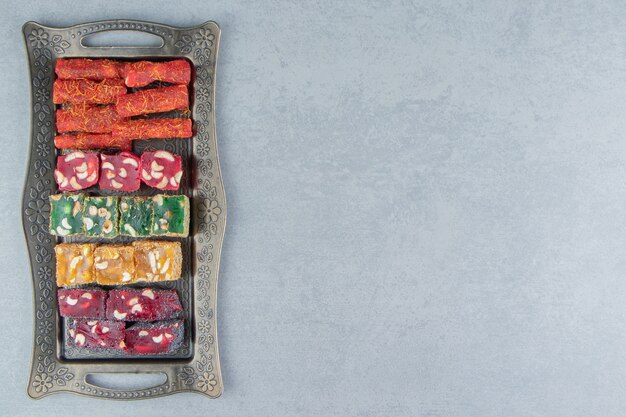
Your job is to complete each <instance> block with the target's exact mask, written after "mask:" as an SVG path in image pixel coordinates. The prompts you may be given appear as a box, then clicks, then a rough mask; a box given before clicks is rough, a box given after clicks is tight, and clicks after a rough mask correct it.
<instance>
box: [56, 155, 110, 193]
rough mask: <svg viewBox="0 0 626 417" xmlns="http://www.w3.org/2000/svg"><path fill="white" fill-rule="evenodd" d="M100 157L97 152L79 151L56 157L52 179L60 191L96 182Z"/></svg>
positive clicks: (81, 187) (78, 188)
mask: <svg viewBox="0 0 626 417" xmlns="http://www.w3.org/2000/svg"><path fill="white" fill-rule="evenodd" d="M99 167H100V159H99V158H98V154H95V153H86V152H81V151H76V152H71V153H68V154H67V155H59V156H58V157H57V166H56V169H55V170H54V179H55V180H56V182H57V184H58V185H59V190H62V191H77V190H82V189H84V188H88V187H91V186H92V185H94V184H96V183H97V182H98V171H99Z"/></svg>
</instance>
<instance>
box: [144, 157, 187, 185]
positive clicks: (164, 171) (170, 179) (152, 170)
mask: <svg viewBox="0 0 626 417" xmlns="http://www.w3.org/2000/svg"><path fill="white" fill-rule="evenodd" d="M182 176H183V169H182V159H181V157H180V155H174V154H172V153H170V152H168V151H156V152H144V153H143V154H142V155H141V180H142V181H143V182H144V183H145V184H146V185H149V186H150V187H154V188H158V189H159V190H178V187H179V185H180V179H181V177H182Z"/></svg>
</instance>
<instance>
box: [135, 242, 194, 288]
mask: <svg viewBox="0 0 626 417" xmlns="http://www.w3.org/2000/svg"><path fill="white" fill-rule="evenodd" d="M133 247H134V248H135V280H136V281H138V282H139V281H147V282H158V281H173V280H177V279H179V278H180V275H181V271H182V260H183V255H182V250H181V245H180V242H166V241H154V240H143V241H141V240H139V241H135V242H133Z"/></svg>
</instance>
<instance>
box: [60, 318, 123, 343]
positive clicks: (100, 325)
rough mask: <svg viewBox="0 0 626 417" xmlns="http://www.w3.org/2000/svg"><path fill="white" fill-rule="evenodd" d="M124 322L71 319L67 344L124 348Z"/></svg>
mask: <svg viewBox="0 0 626 417" xmlns="http://www.w3.org/2000/svg"><path fill="white" fill-rule="evenodd" d="M125 327H126V323H124V322H123V321H112V320H89V319H79V320H72V321H71V322H70V323H69V332H68V333H69V344H70V345H71V346H76V347H79V348H90V349H118V350H124V348H125V347H126V345H125V344H124V329H125Z"/></svg>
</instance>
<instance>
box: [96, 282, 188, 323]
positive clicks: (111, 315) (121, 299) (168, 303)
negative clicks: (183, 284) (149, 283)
mask: <svg viewBox="0 0 626 417" xmlns="http://www.w3.org/2000/svg"><path fill="white" fill-rule="evenodd" d="M106 310H107V311H106V314H107V318H108V319H110V320H123V321H156V320H168V319H173V318H177V317H180V315H181V313H182V311H183V307H182V305H181V304H180V300H179V299H178V294H177V293H176V290H157V289H154V288H144V289H131V288H121V289H114V290H111V291H109V298H108V300H107V308H106Z"/></svg>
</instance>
